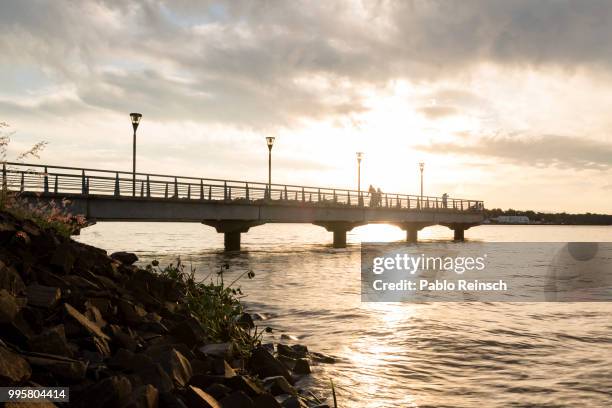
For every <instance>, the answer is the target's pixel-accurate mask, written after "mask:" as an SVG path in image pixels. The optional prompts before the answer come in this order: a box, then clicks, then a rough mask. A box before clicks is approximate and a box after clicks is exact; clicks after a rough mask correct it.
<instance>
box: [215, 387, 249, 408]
mask: <svg viewBox="0 0 612 408" xmlns="http://www.w3.org/2000/svg"><path fill="white" fill-rule="evenodd" d="M220 402H221V406H222V407H223V408H253V400H252V399H251V398H249V396H248V395H246V394H245V393H244V392H243V391H234V392H233V393H231V394H230V395H228V396H227V397H225V398H223V399H222V400H221V401H220Z"/></svg>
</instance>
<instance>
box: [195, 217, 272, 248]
mask: <svg viewBox="0 0 612 408" xmlns="http://www.w3.org/2000/svg"><path fill="white" fill-rule="evenodd" d="M202 224H206V225H209V226H211V227H214V228H215V229H216V230H217V232H219V233H223V243H224V247H225V251H240V238H241V237H240V234H242V233H243V232H247V231H248V230H249V228H251V227H255V226H257V225H261V223H260V222H255V221H246V220H204V221H202Z"/></svg>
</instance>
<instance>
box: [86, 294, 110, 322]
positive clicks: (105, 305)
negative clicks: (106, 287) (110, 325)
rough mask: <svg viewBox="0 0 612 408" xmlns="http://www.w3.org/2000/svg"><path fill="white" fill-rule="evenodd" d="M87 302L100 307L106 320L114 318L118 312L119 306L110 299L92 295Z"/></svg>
mask: <svg viewBox="0 0 612 408" xmlns="http://www.w3.org/2000/svg"><path fill="white" fill-rule="evenodd" d="M87 303H89V304H91V305H93V306H95V307H96V308H98V310H99V311H100V313H101V314H102V318H104V320H106V321H108V320H111V319H113V318H114V317H115V315H116V314H117V307H116V306H114V305H113V304H112V302H111V301H110V300H109V299H105V298H96V297H92V298H89V299H88V300H87Z"/></svg>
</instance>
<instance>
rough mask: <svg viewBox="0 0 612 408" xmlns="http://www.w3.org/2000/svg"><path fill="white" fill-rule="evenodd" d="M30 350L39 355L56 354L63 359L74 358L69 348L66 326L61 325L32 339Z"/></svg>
mask: <svg viewBox="0 0 612 408" xmlns="http://www.w3.org/2000/svg"><path fill="white" fill-rule="evenodd" d="M30 350H32V351H36V352H39V353H48V354H55V355H59V356H63V357H69V358H71V357H72V350H70V347H69V346H68V340H67V339H66V331H65V330H64V325H63V324H60V325H57V326H54V327H51V328H48V329H46V330H45V331H43V332H42V333H41V334H39V335H37V336H34V337H32V339H30Z"/></svg>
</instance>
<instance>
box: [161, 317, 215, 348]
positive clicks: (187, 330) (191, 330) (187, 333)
mask: <svg viewBox="0 0 612 408" xmlns="http://www.w3.org/2000/svg"><path fill="white" fill-rule="evenodd" d="M170 333H172V335H173V336H174V337H176V339H177V340H179V341H180V342H181V343H185V344H186V345H188V346H189V347H194V346H196V345H198V344H200V343H202V342H203V341H204V339H205V338H206V333H204V329H202V326H201V325H200V322H198V321H197V320H196V319H194V318H188V319H186V320H183V321H182V322H180V323H179V324H177V325H176V326H174V327H173V328H172V329H171V330H170Z"/></svg>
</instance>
